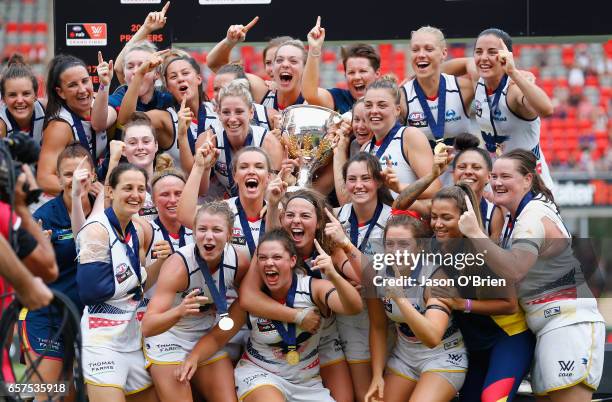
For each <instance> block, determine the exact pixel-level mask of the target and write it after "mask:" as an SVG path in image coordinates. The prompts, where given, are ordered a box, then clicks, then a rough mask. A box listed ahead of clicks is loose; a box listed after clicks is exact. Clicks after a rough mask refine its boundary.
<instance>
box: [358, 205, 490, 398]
mask: <svg viewBox="0 0 612 402" xmlns="http://www.w3.org/2000/svg"><path fill="white" fill-rule="evenodd" d="M430 236H431V232H430V230H429V228H428V225H427V223H426V222H424V221H423V220H421V219H420V218H416V217H415V216H411V215H409V214H400V215H393V216H392V217H391V218H389V220H388V221H387V224H386V226H385V229H384V234H383V240H384V251H385V253H386V254H390V255H394V254H395V253H396V252H400V253H401V252H405V251H408V252H409V253H410V254H411V255H413V256H417V255H419V254H420V253H423V251H424V250H428V247H429V243H430ZM371 269H372V268H370V269H369V270H368V272H367V273H366V274H364V276H366V277H368V282H367V285H366V286H369V287H370V288H369V290H367V291H366V292H367V294H368V297H367V299H366V301H367V306H368V314H369V321H370V348H371V353H372V376H371V380H370V381H371V383H370V384H369V389H368V392H367V395H366V397H365V398H364V401H366V402H370V401H379V400H383V398H384V400H385V401H388V402H401V401H407V400H411V401H435V402H448V401H450V400H452V399H453V398H454V397H455V395H456V394H457V391H458V390H459V389H460V388H461V385H462V384H463V382H464V380H465V376H466V374H465V373H466V371H467V370H466V369H467V367H468V355H467V353H466V350H465V347H464V345H463V342H462V336H461V332H460V331H459V329H458V328H457V325H456V323H455V322H454V320H453V317H452V315H451V310H450V308H449V307H448V306H447V304H446V302H445V300H444V299H440V298H437V297H435V296H434V295H432V292H431V289H430V288H429V287H426V286H425V285H424V284H422V283H421V282H422V278H430V277H431V276H432V274H433V273H434V272H435V269H436V266H435V265H433V264H431V263H429V262H425V263H423V262H422V261H419V262H418V263H415V262H414V261H412V262H409V264H401V265H400V264H399V263H392V264H385V266H384V267H382V269H380V270H377V271H372V270H371ZM374 276H378V277H383V278H385V279H397V280H399V279H402V280H405V279H406V278H410V279H411V280H412V281H414V282H413V283H412V284H408V285H406V286H404V285H395V286H393V285H388V286H381V285H379V286H380V287H377V288H373V284H374V283H375V282H372V281H373V279H374ZM388 320H390V321H391V322H393V324H394V327H395V332H396V333H397V341H396V342H395V345H394V346H393V348H392V349H391V351H390V353H389V354H388V353H387V351H388V350H389V345H388V335H389V334H388V325H387V323H388ZM387 355H388V356H389V358H388V360H387ZM478 400H479V399H478Z"/></svg>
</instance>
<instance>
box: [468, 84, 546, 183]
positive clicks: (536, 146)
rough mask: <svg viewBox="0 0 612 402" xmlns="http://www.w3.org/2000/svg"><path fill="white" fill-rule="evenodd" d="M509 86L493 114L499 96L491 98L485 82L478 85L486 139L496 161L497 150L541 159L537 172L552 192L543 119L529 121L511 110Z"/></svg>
mask: <svg viewBox="0 0 612 402" xmlns="http://www.w3.org/2000/svg"><path fill="white" fill-rule="evenodd" d="M509 84H510V80H509V79H508V80H506V83H505V85H504V87H503V89H502V92H501V95H500V97H499V103H498V105H497V108H495V110H491V108H490V106H489V105H491V106H493V102H494V98H495V94H493V95H487V89H486V86H485V83H484V80H483V79H482V78H480V79H479V80H478V84H476V93H475V95H474V108H475V111H476V121H477V122H478V125H479V126H480V134H481V135H482V139H483V141H484V143H485V145H486V147H487V150H488V151H489V152H490V153H491V156H492V157H496V154H495V152H496V150H497V147H501V150H502V151H503V152H508V151H512V150H513V149H525V150H527V151H531V152H532V153H533V154H534V155H535V156H536V158H537V159H538V161H537V170H538V173H539V174H540V176H541V177H542V180H544V184H546V187H548V188H549V189H552V186H553V181H552V178H551V176H550V171H549V169H548V164H547V163H546V159H545V158H544V154H543V153H542V149H541V148H540V118H539V117H536V118H535V119H533V120H526V119H524V118H522V117H519V116H518V115H517V114H515V113H514V112H513V111H512V110H510V108H509V107H508V98H507V95H508V85H509Z"/></svg>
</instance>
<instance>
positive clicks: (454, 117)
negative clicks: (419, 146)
mask: <svg viewBox="0 0 612 402" xmlns="http://www.w3.org/2000/svg"><path fill="white" fill-rule="evenodd" d="M444 117H445V118H444V122H446V123H449V122H451V121H459V120H461V115H460V114H459V113H457V112H455V111H454V110H453V109H448V110H447V111H446V113H445V114H444Z"/></svg>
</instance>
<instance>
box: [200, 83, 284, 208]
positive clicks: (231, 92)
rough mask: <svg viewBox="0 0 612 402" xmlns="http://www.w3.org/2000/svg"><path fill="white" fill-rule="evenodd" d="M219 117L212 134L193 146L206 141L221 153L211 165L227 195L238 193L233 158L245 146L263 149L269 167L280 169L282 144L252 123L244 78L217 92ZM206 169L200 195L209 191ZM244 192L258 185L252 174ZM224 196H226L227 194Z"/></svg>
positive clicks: (201, 138) (247, 178)
mask: <svg viewBox="0 0 612 402" xmlns="http://www.w3.org/2000/svg"><path fill="white" fill-rule="evenodd" d="M218 97H219V107H218V110H219V120H220V122H221V124H220V126H219V125H218V124H215V128H214V130H215V135H214V137H213V138H212V139H211V138H210V137H209V136H201V137H200V138H199V139H198V141H197V142H196V149H197V148H200V147H201V146H203V145H205V143H206V142H208V143H209V144H210V145H212V146H214V147H215V148H216V149H217V150H219V151H220V152H219V153H218V156H217V158H216V163H215V165H214V173H215V176H216V178H217V181H218V182H219V183H220V184H221V185H222V186H223V187H224V189H225V192H226V195H227V196H233V197H235V196H237V195H238V191H239V188H240V185H239V184H238V183H239V181H238V180H239V178H237V177H234V173H233V172H232V160H233V159H234V158H235V154H236V153H237V152H238V151H240V150H241V149H244V148H245V147H250V146H253V147H257V148H261V149H263V150H264V151H265V152H266V153H267V154H268V156H269V158H270V160H271V163H272V169H273V170H275V171H279V170H280V167H281V160H282V157H283V152H282V146H281V144H280V141H279V140H278V138H277V137H276V136H274V135H273V134H270V133H269V132H268V131H267V130H266V129H265V128H262V127H260V126H254V125H252V124H251V120H252V118H253V114H254V110H253V99H252V98H251V93H250V92H249V87H248V81H247V80H234V81H232V82H230V83H229V84H227V85H226V86H224V87H223V88H221V90H220V91H219V96H218ZM209 177H210V174H208V173H207V172H205V174H204V176H203V181H202V183H201V187H200V190H201V192H200V194H206V193H207V192H208V187H209V184H208V180H207V179H208V178H209ZM245 180H246V183H245V184H246V189H245V190H246V191H247V192H248V191H254V190H255V189H257V187H258V184H259V183H258V181H257V179H256V178H255V177H246V178H245ZM227 196H226V197H225V198H228V197H227Z"/></svg>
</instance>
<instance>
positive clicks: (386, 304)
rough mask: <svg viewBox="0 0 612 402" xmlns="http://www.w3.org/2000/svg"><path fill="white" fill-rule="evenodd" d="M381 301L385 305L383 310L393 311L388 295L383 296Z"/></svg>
mask: <svg viewBox="0 0 612 402" xmlns="http://www.w3.org/2000/svg"><path fill="white" fill-rule="evenodd" d="M382 302H383V304H384V305H385V311H386V312H387V313H393V304H392V303H391V299H389V298H388V297H383V298H382Z"/></svg>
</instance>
